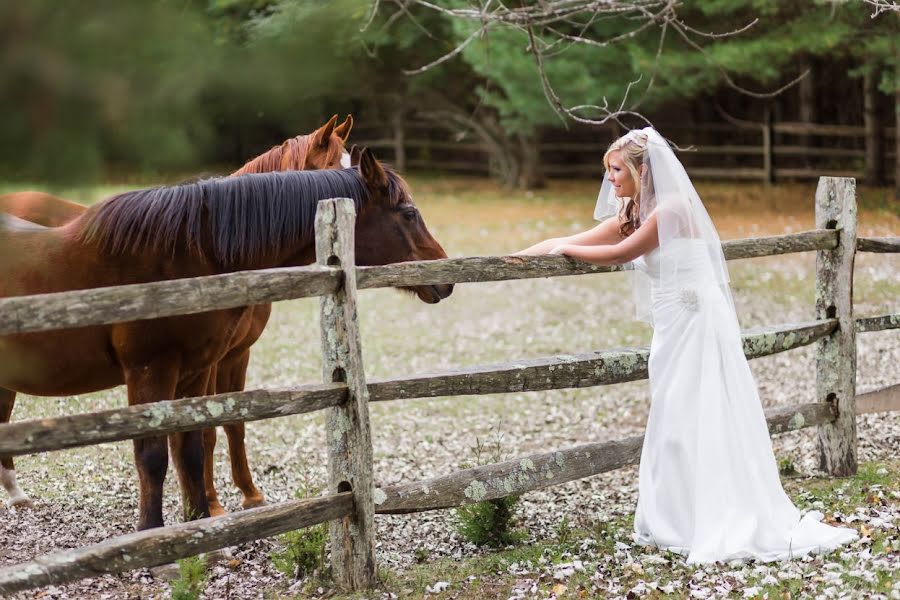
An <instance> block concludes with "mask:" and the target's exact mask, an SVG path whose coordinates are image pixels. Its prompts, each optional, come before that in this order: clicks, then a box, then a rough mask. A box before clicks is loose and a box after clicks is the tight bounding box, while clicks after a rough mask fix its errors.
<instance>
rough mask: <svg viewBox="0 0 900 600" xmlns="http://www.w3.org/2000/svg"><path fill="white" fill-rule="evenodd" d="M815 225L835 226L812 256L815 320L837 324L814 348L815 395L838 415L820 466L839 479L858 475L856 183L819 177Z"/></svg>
mask: <svg viewBox="0 0 900 600" xmlns="http://www.w3.org/2000/svg"><path fill="white" fill-rule="evenodd" d="M816 227H818V228H822V229H836V230H837V231H838V235H839V238H838V239H839V243H838V246H837V247H836V248H834V249H832V250H820V251H819V252H818V253H817V254H816V318H818V319H835V318H836V319H837V320H838V328H837V329H836V330H835V331H834V333H832V334H831V335H830V336H828V337H826V338H822V339H821V340H819V342H818V344H817V346H816V397H817V400H818V401H819V402H825V403H829V404H833V405H834V406H835V408H836V409H837V415H838V416H837V419H835V420H834V421H832V422H830V423H825V424H823V425H821V426H820V427H819V467H820V468H821V469H822V470H823V471H825V472H826V473H829V474H830V475H835V476H838V477H845V476H847V475H853V474H854V473H856V467H857V464H856V444H857V440H856V415H855V408H856V323H855V321H854V319H853V261H854V257H855V256H856V245H857V241H856V182H855V181H854V180H853V179H838V178H833V177H822V178H820V179H819V186H818V188H817V189H816Z"/></svg>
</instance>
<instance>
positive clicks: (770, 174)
mask: <svg viewBox="0 0 900 600" xmlns="http://www.w3.org/2000/svg"><path fill="white" fill-rule="evenodd" d="M772 112H773V111H772V104H771V102H767V103H766V105H765V108H764V109H763V125H762V135H763V179H764V183H765V184H766V185H772V184H773V183H775V151H774V144H775V132H774V125H775V121H774V118H773V116H772Z"/></svg>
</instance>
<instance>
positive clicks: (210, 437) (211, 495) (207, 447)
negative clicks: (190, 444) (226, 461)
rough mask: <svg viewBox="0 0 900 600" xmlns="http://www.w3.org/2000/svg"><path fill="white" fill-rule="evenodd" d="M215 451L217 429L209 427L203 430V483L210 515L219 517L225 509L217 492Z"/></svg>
mask: <svg viewBox="0 0 900 600" xmlns="http://www.w3.org/2000/svg"><path fill="white" fill-rule="evenodd" d="M215 450H216V428H215V427H207V428H206V429H204V430H203V482H204V484H205V485H206V502H207V504H209V514H210V515H211V516H213V517H219V516H221V515H224V514H225V508H224V507H223V506H222V503H221V502H219V494H218V492H216V480H215V463H214V461H215Z"/></svg>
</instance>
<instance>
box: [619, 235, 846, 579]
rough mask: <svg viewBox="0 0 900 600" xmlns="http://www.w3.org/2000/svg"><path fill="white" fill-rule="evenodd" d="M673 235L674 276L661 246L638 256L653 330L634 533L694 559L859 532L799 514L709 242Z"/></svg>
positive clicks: (789, 551)
mask: <svg viewBox="0 0 900 600" xmlns="http://www.w3.org/2000/svg"><path fill="white" fill-rule="evenodd" d="M669 243H670V244H672V246H670V248H671V249H672V251H673V252H675V253H677V255H678V256H679V257H680V260H679V262H678V266H677V270H678V272H677V273H668V274H667V276H666V277H665V278H663V277H662V276H661V273H660V271H661V269H660V259H659V254H660V252H659V249H656V250H654V251H652V252H649V253H648V254H646V255H644V256H642V257H640V258H639V259H637V260H635V261H634V263H633V264H634V268H635V269H637V270H639V271H642V272H643V273H645V274H646V275H647V277H648V278H649V282H650V298H651V299H652V300H651V304H652V307H651V311H650V312H651V315H652V321H653V329H654V330H653V341H652V343H651V346H650V365H649V372H650V392H651V398H652V400H651V406H650V415H649V418H648V420H647V430H646V435H645V437H644V445H643V451H642V453H641V461H640V475H639V477H640V479H639V496H638V503H637V509H636V513H635V519H634V530H635V531H634V539H635V541H636V542H637V543H639V544H641V545H654V546H658V547H661V548H665V549H669V550H672V551H675V552H678V553H680V554H683V555H685V556H687V563H688V564H693V563H710V562H714V561H729V560H733V559H749V558H754V559H757V560H761V561H773V560H784V559H790V558H797V557H800V556H803V555H805V554H808V553H810V552H817V551H828V550H832V549H834V548H836V547H838V546H840V545H842V544H845V543H847V542H850V541H853V540H854V539H856V538H857V537H858V536H857V533H856V531H855V530H853V529H849V528H839V527H832V526H830V525H827V524H825V523H822V522H821V519H822V516H823V515H822V514H821V513H820V512H815V511H811V512H808V513H806V514H805V515H803V516H802V517H801V515H800V511H799V510H798V509H797V508H796V507H795V506H794V505H793V503H792V502H791V500H790V499H789V498H788V496H787V494H785V492H784V490H783V489H782V487H781V481H780V479H779V475H778V467H777V465H776V463H775V455H774V453H773V451H772V442H771V439H770V438H769V432H768V427H767V425H766V420H765V415H764V414H763V408H762V404H761V402H760V399H759V394H758V392H757V388H756V383H755V381H754V379H753V375H752V373H751V372H750V368H749V366H748V365H747V360H746V358H745V357H744V352H743V349H742V344H741V334H740V330H739V325H738V324H737V320H736V318H735V317H734V312H733V311H734V308H733V306H732V304H731V302H730V296H729V294H728V292H727V291H723V289H722V288H721V287H720V285H719V284H718V283H716V282H715V281H713V282H710V281H709V276H708V274H709V273H710V272H711V271H710V265H709V260H710V258H709V253H708V252H707V249H706V245H705V244H704V242H703V240H695V239H673V240H671V242H669ZM672 275H674V276H673V277H670V276H672ZM663 279H665V281H667V282H677V287H676V286H673V285H672V284H671V283H670V284H668V285H666V286H664V285H663V284H662V281H663ZM725 285H727V284H725Z"/></svg>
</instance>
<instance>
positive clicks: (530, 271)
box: [356, 255, 626, 289]
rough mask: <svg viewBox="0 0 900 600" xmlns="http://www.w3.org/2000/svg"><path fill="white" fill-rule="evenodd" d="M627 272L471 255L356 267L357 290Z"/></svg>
mask: <svg viewBox="0 0 900 600" xmlns="http://www.w3.org/2000/svg"><path fill="white" fill-rule="evenodd" d="M623 270H626V269H625V267H621V266H612V267H610V266H599V265H592V264H590V263H586V262H583V261H578V260H575V259H572V258H569V257H566V256H556V255H553V256H471V257H466V258H445V259H441V260H426V261H410V262H403V263H396V264H392V265H384V266H378V267H357V268H356V283H357V287H358V288H359V289H367V288H377V287H392V286H414V285H430V284H436V283H465V282H473V281H507V280H510V279H534V278H537V277H559V276H564V275H585V274H588V273H612V272H615V271H623Z"/></svg>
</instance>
